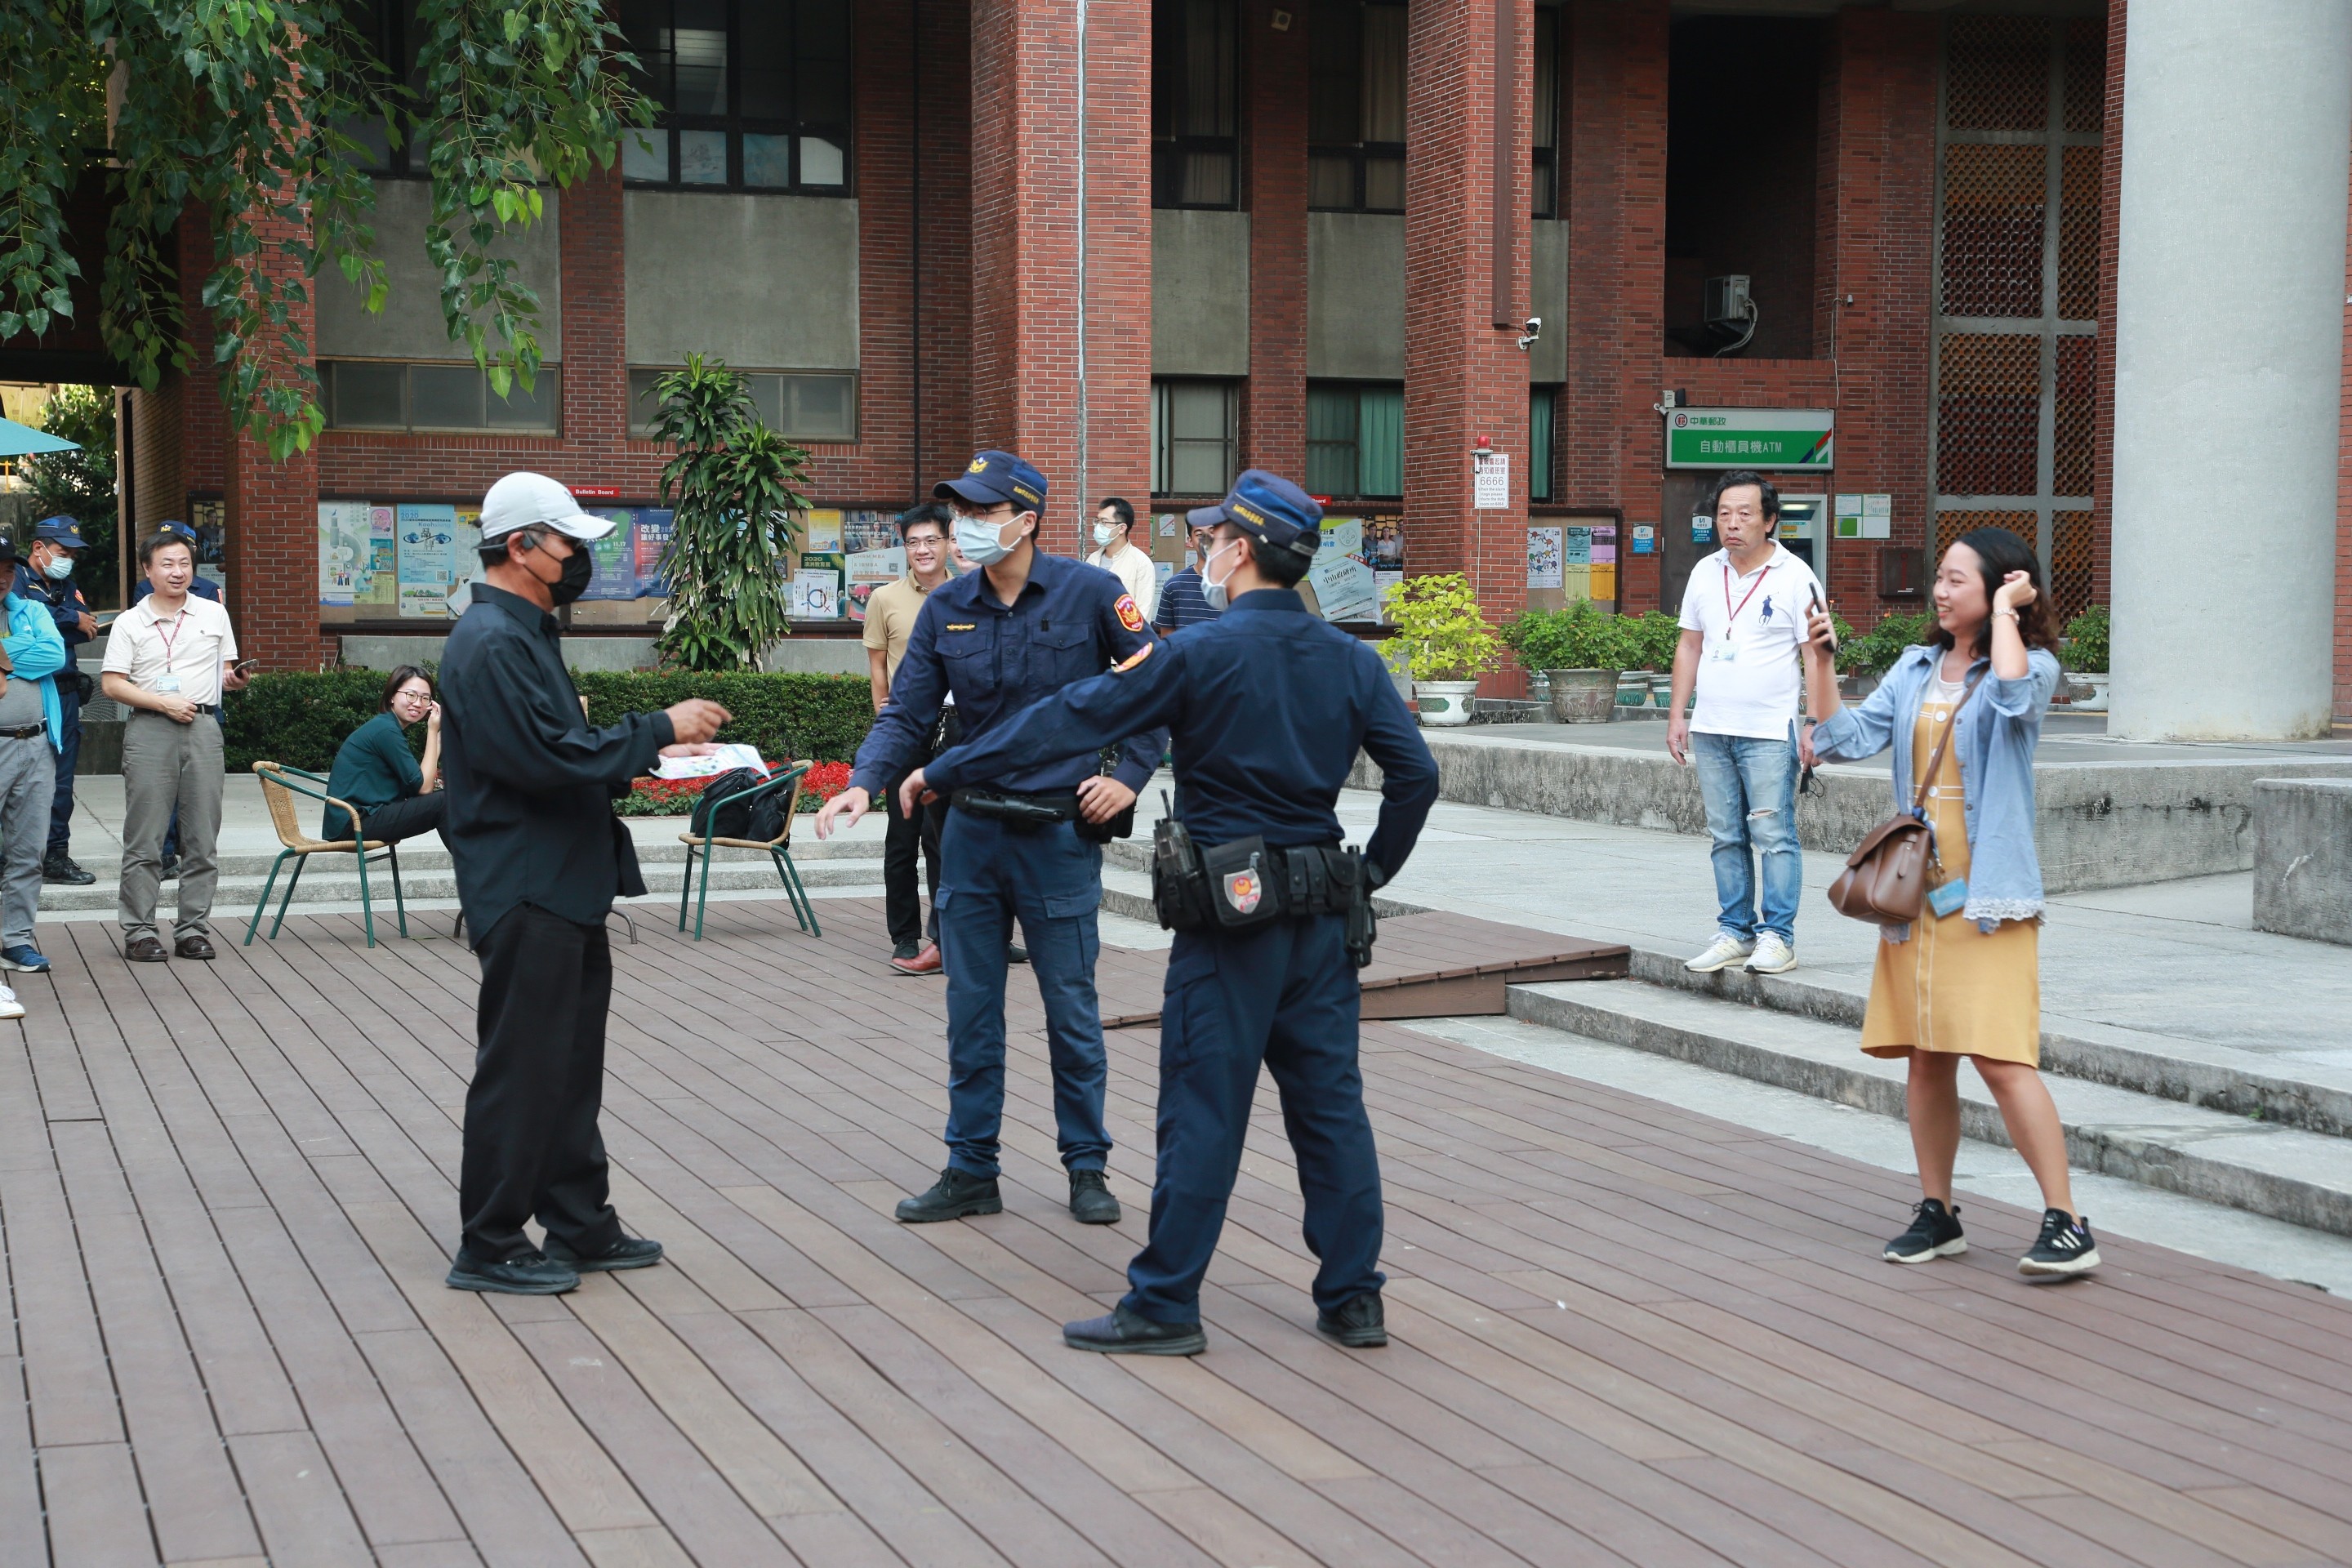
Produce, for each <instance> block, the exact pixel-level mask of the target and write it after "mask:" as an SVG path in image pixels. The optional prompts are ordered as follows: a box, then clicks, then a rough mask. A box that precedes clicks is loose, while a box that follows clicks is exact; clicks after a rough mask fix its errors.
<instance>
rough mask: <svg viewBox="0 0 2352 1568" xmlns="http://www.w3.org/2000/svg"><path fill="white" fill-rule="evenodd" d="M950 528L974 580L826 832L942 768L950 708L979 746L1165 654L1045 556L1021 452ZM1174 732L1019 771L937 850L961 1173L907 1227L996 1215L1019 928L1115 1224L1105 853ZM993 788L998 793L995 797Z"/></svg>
mask: <svg viewBox="0 0 2352 1568" xmlns="http://www.w3.org/2000/svg"><path fill="white" fill-rule="evenodd" d="M932 493H933V494H934V495H935V496H937V497H938V499H940V500H944V501H948V502H950V503H951V504H952V505H953V506H954V507H955V510H956V521H955V543H956V548H957V550H958V552H960V553H961V554H962V556H963V557H964V558H965V559H966V560H968V561H970V562H971V563H972V564H973V565H974V566H976V567H978V568H979V570H978V571H974V572H967V573H964V574H961V575H959V576H956V577H951V578H950V579H949V580H948V581H947V582H946V583H943V584H940V586H939V587H937V588H934V589H932V590H931V592H930V595H929V597H928V598H926V599H925V600H924V601H923V607H922V610H921V612H920V613H919V615H917V616H916V617H915V629H914V631H913V632H912V633H911V634H910V635H909V636H908V639H907V651H906V654H905V656H904V657H903V658H901V659H900V660H899V662H898V677H897V679H894V680H893V681H892V682H891V683H890V700H888V701H887V702H886V703H884V704H883V707H882V711H881V712H880V713H879V714H878V715H877V716H876V718H875V721H874V728H873V731H872V732H871V733H869V734H868V735H867V736H866V743H865V744H864V745H862V746H860V747H859V748H858V749H857V762H856V766H855V767H854V768H853V769H852V771H851V773H850V787H849V788H847V789H845V790H844V791H843V792H842V793H841V794H839V795H835V797H834V798H833V799H832V800H830V801H828V802H826V803H825V806H824V810H823V811H822V812H820V813H819V814H818V816H817V820H816V830H817V836H818V837H824V836H825V835H827V834H829V833H830V832H832V830H833V826H834V824H835V821H836V820H844V819H845V821H846V822H856V820H857V819H858V818H859V817H860V816H864V815H865V813H866V807H867V806H868V805H870V804H872V800H873V795H874V793H875V792H876V791H878V790H883V789H887V788H888V787H889V786H890V785H891V784H893V783H894V782H896V781H897V780H898V779H900V778H903V777H904V776H906V774H907V773H908V771H909V770H911V769H912V768H913V767H914V766H915V765H916V764H917V763H919V762H921V761H922V760H923V757H924V754H925V752H927V751H928V750H929V744H930V740H931V734H932V730H933V727H934V726H935V725H937V724H938V722H939V718H940V700H941V699H942V698H943V697H944V696H946V695H947V694H948V693H950V692H952V693H953V694H954V696H955V710H956V712H957V713H958V715H960V716H961V722H962V726H963V734H964V735H965V736H966V737H967V738H977V737H981V736H985V735H987V734H989V733H991V732H992V731H994V730H996V729H998V728H1000V727H1002V726H1003V723H1004V722H1005V721H1007V720H1008V719H1010V718H1011V717H1012V716H1013V714H1015V713H1017V712H1019V711H1021V710H1023V709H1024V708H1026V707H1028V706H1030V705H1031V704H1032V703H1034V702H1036V701H1037V700H1039V699H1041V698H1045V697H1049V696H1051V695H1053V694H1054V693H1055V692H1056V691H1059V690H1061V689H1063V688H1064V687H1066V686H1069V685H1071V684H1072V683H1074V682H1076V681H1079V680H1083V679H1087V677H1089V676H1093V675H1099V674H1101V673H1102V672H1103V671H1104V670H1106V669H1108V668H1110V667H1111V666H1113V665H1114V664H1117V663H1118V662H1119V661H1120V660H1122V659H1129V658H1134V657H1136V656H1137V655H1138V654H1139V653H1140V652H1142V651H1143V650H1145V649H1148V648H1150V647H1152V646H1153V642H1154V638H1153V636H1152V633H1151V628H1150V626H1149V625H1147V624H1146V623H1145V621H1144V618H1143V610H1142V607H1141V606H1140V605H1137V604H1136V602H1135V601H1134V600H1133V599H1132V598H1130V597H1129V596H1128V593H1127V590H1126V588H1125V587H1124V586H1122V585H1121V584H1120V583H1119V580H1118V578H1116V577H1114V576H1112V575H1111V574H1109V573H1108V572H1105V571H1102V570H1101V569H1099V568H1097V567H1094V566H1088V565H1087V564H1086V563H1083V562H1078V561H1072V560H1070V559H1068V558H1067V557H1065V556H1058V555H1048V554H1046V553H1045V552H1044V551H1042V550H1039V549H1038V548H1037V542H1036V539H1037V525H1038V520H1039V518H1040V517H1042V516H1043V515H1044V513H1045V476H1044V475H1043V474H1040V473H1039V472H1038V471H1037V470H1036V469H1035V468H1032V467H1030V465H1029V464H1028V463H1026V462H1024V461H1023V460H1022V459H1021V458H1019V457H1017V456H1015V455H1014V454H1013V453H1011V452H1003V451H995V450H991V451H985V452H982V453H980V454H979V455H978V456H977V457H975V458H972V460H971V466H970V467H969V468H966V469H965V470H964V472H963V473H962V474H961V475H959V476H958V477H957V478H955V479H949V480H947V481H946V482H944V483H942V484H940V485H939V486H938V487H936V488H935V489H934V490H933V492H932ZM1166 742H1167V732H1166V731H1163V730H1158V729H1156V728H1154V727H1153V726H1151V725H1139V726H1138V727H1137V728H1136V729H1134V730H1131V731H1126V732H1125V733H1124V734H1123V735H1119V736H1108V737H1106V738H1105V739H1104V740H1103V741H1102V742H1098V745H1099V746H1100V747H1102V748H1104V749H1103V750H1101V751H1100V752H1097V751H1096V749H1095V748H1091V747H1090V748H1088V754H1087V756H1085V757H1083V758H1082V757H1079V756H1078V755H1077V754H1076V752H1071V753H1068V754H1067V755H1066V756H1065V757H1060V758H1055V759H1054V760H1052V761H1050V762H1045V763H1040V762H1039V761H1037V760H1036V759H1035V758H1033V757H1027V756H1018V755H1007V756H1005V757H1004V759H1003V761H1002V762H1001V763H999V765H997V766H994V767H991V768H985V769H980V770H974V771H971V772H969V773H968V774H967V777H966V781H965V782H966V784H968V785H970V786H971V787H967V788H964V789H960V790H958V791H957V792H956V793H955V794H954V795H953V796H952V797H951V801H952V807H953V809H951V810H950V812H949V813H948V820H947V826H946V827H945V829H944V830H943V832H942V834H941V836H940V888H939V896H938V902H937V904H936V906H935V908H936V910H937V911H938V914H939V921H940V953H941V955H942V957H944V959H945V960H946V964H947V979H948V1125H947V1143H948V1163H947V1168H946V1169H945V1170H943V1171H941V1172H940V1179H939V1181H938V1183H937V1184H934V1185H933V1186H932V1187H931V1189H930V1190H929V1192H926V1193H923V1194H919V1195H918V1196H916V1197H911V1198H908V1200H907V1201H906V1202H904V1203H902V1204H900V1205H898V1217H899V1218H900V1219H901V1220H905V1221H907V1222H908V1223H919V1222H923V1221H929V1220H947V1219H961V1218H962V1217H963V1216H964V1215H982V1214H995V1213H997V1212H998V1211H1000V1210H1001V1209H1003V1206H1004V1205H1003V1199H1002V1198H1001V1197H1000V1196H999V1195H998V1193H997V1186H996V1176H997V1135H998V1133H999V1131H1001V1129H1002V1127H1003V1120H1004V971H1005V964H1006V962H1007V948H1008V946H1009V945H1010V943H1011V941H1012V935H1013V917H1014V916H1015V915H1016V914H1017V915H1018V916H1020V919H1021V931H1022V936H1023V938H1024V941H1025V942H1026V943H1027V945H1028V949H1029V964H1030V969H1031V972H1032V973H1034V974H1035V976H1036V978H1037V990H1038V992H1039V994H1041V995H1042V996H1043V997H1044V999H1045V1037H1046V1044H1047V1049H1048V1053H1049V1055H1050V1057H1051V1058H1052V1061H1053V1068H1054V1120H1055V1129H1056V1131H1057V1134H1058V1142H1059V1143H1060V1146H1061V1154H1062V1164H1063V1165H1064V1167H1065V1168H1066V1170H1067V1171H1068V1172H1069V1174H1070V1212H1071V1213H1072V1214H1073V1215H1076V1217H1077V1218H1078V1219H1079V1220H1080V1221H1082V1222H1084V1223H1086V1224H1089V1225H1109V1224H1112V1223H1114V1222H1115V1221H1117V1220H1118V1199H1116V1198H1114V1197H1113V1196H1111V1194H1110V1189H1109V1188H1108V1186H1106V1185H1105V1184H1104V1179H1103V1166H1104V1163H1105V1162H1106V1161H1107V1159H1108V1156H1109V1154H1110V1134H1109V1132H1108V1131H1107V1130H1106V1129H1105V1127H1104V1124H1103V1092H1104V1084H1105V1079H1106V1077H1107V1074H1108V1067H1107V1063H1106V1058H1105V1057H1104V1053H1103V1037H1102V1011H1101V1008H1100V1007H1099V1005H1097V1002H1096V1000H1095V953H1096V951H1097V947H1098V945H1099V943H1098V940H1097V936H1096V923H1095V922H1096V911H1097V908H1098V907H1099V906H1100V904H1101V902H1102V846H1103V844H1104V843H1105V842H1107V841H1108V840H1109V839H1110V838H1112V837H1117V836H1118V835H1119V834H1121V833H1124V832H1125V831H1126V826H1125V824H1124V823H1122V821H1121V819H1122V818H1124V819H1125V823H1131V822H1132V821H1133V816H1132V813H1133V811H1134V806H1135V792H1136V791H1137V790H1139V789H1140V788H1141V787H1142V786H1143V784H1144V782H1145V781H1146V780H1147V779H1149V778H1150V776H1151V774H1152V772H1153V770H1154V769H1156V768H1157V767H1158V766H1159V765H1160V753H1161V752H1162V751H1163V750H1164V749H1165V746H1166ZM982 786H985V787H982Z"/></svg>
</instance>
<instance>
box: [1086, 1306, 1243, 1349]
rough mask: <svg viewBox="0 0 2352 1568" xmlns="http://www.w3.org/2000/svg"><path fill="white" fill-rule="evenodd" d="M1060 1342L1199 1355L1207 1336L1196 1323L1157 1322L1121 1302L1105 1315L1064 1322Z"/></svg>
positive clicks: (1105, 1347)
mask: <svg viewBox="0 0 2352 1568" xmlns="http://www.w3.org/2000/svg"><path fill="white" fill-rule="evenodd" d="M1062 1342H1063V1343H1064V1344H1066V1345H1067V1346H1069V1347H1070V1348H1071V1349H1072V1350H1074V1351H1097V1352H1101V1353H1102V1354H1104V1355H1199V1354H1200V1353H1201V1352H1202V1351H1204V1350H1207V1349H1208V1348H1209V1336H1208V1335H1206V1334H1204V1333H1202V1331H1201V1325H1200V1324H1198V1323H1156V1322H1154V1321H1151V1320H1150V1318H1146V1317H1140V1316H1139V1315H1138V1314H1136V1313H1134V1312H1130V1311H1129V1310H1127V1309H1126V1307H1124V1306H1120V1307H1118V1308H1115V1309H1114V1310H1112V1311H1111V1313H1110V1315H1109V1316H1108V1317H1104V1318H1087V1319H1086V1320H1084V1321H1080V1322H1076V1323H1064V1324H1063V1325H1062Z"/></svg>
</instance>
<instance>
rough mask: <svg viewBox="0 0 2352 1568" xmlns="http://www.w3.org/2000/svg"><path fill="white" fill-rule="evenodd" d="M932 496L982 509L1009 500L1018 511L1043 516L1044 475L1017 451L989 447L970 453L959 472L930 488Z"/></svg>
mask: <svg viewBox="0 0 2352 1568" xmlns="http://www.w3.org/2000/svg"><path fill="white" fill-rule="evenodd" d="M931 494H932V495H933V496H934V497H936V498H937V499H939V500H967V501H975V502H977V503H979V504H980V505H982V506H995V505H998V504H999V503H1001V502H1003V501H1011V502H1012V503H1013V509H1014V510H1017V511H1034V512H1036V513H1038V514H1039V515H1040V516H1043V515H1044V514H1045V475H1043V474H1041V473H1039V472H1038V471H1037V470H1036V469H1035V468H1032V467H1030V466H1029V460H1028V459H1027V458H1024V457H1022V456H1021V455H1020V454H1019V453H1018V452H1006V451H1001V450H999V449H998V448H996V447H990V448H989V449H988V450H987V451H985V452H975V453H973V454H972V458H971V462H970V463H969V464H967V465H966V466H965V468H964V470H963V472H962V473H961V474H958V475H957V476H956V477H955V478H954V479H941V480H940V482H939V483H938V484H935V485H933V486H932V487H931Z"/></svg>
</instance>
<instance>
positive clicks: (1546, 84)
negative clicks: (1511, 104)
mask: <svg viewBox="0 0 2352 1568" xmlns="http://www.w3.org/2000/svg"><path fill="white" fill-rule="evenodd" d="M1559 37H1560V25H1559V5H1557V4H1544V3H1542V0H1538V5H1537V6H1536V36H1535V84H1534V85H1535V94H1534V97H1535V105H1534V115H1535V125H1534V127H1533V130H1534V140H1535V180H1534V182H1533V184H1532V185H1531V187H1530V190H1531V193H1532V202H1533V211H1534V216H1537V217H1558V216H1559V68H1560V59H1559Z"/></svg>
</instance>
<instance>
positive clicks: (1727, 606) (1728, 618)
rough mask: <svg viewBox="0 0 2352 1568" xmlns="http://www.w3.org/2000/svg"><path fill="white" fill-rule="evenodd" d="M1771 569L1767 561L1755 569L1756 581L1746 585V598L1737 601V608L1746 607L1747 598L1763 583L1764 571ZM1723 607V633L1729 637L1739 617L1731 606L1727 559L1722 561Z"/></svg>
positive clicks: (1729, 564) (1728, 563)
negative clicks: (1724, 612) (1733, 624)
mask: <svg viewBox="0 0 2352 1568" xmlns="http://www.w3.org/2000/svg"><path fill="white" fill-rule="evenodd" d="M1771 569H1772V566H1771V563H1769V562H1767V563H1764V565H1763V566H1762V567H1761V568H1759V570H1758V571H1757V574H1756V581H1755V582H1753V583H1751V584H1748V598H1747V599H1742V600H1740V601H1739V610H1744V609H1746V608H1747V607H1748V599H1752V598H1754V597H1755V596H1756V590H1757V589H1759V588H1761V587H1762V586H1763V585H1764V574H1765V573H1767V572H1769V571H1770V570H1771ZM1723 607H1724V610H1725V611H1726V614H1725V616H1724V620H1723V635H1724V636H1725V637H1729V636H1730V635H1731V626H1732V623H1733V622H1734V621H1737V620H1738V619H1739V610H1735V609H1733V608H1732V607H1731V563H1730V562H1728V561H1727V562H1725V563H1723Z"/></svg>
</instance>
